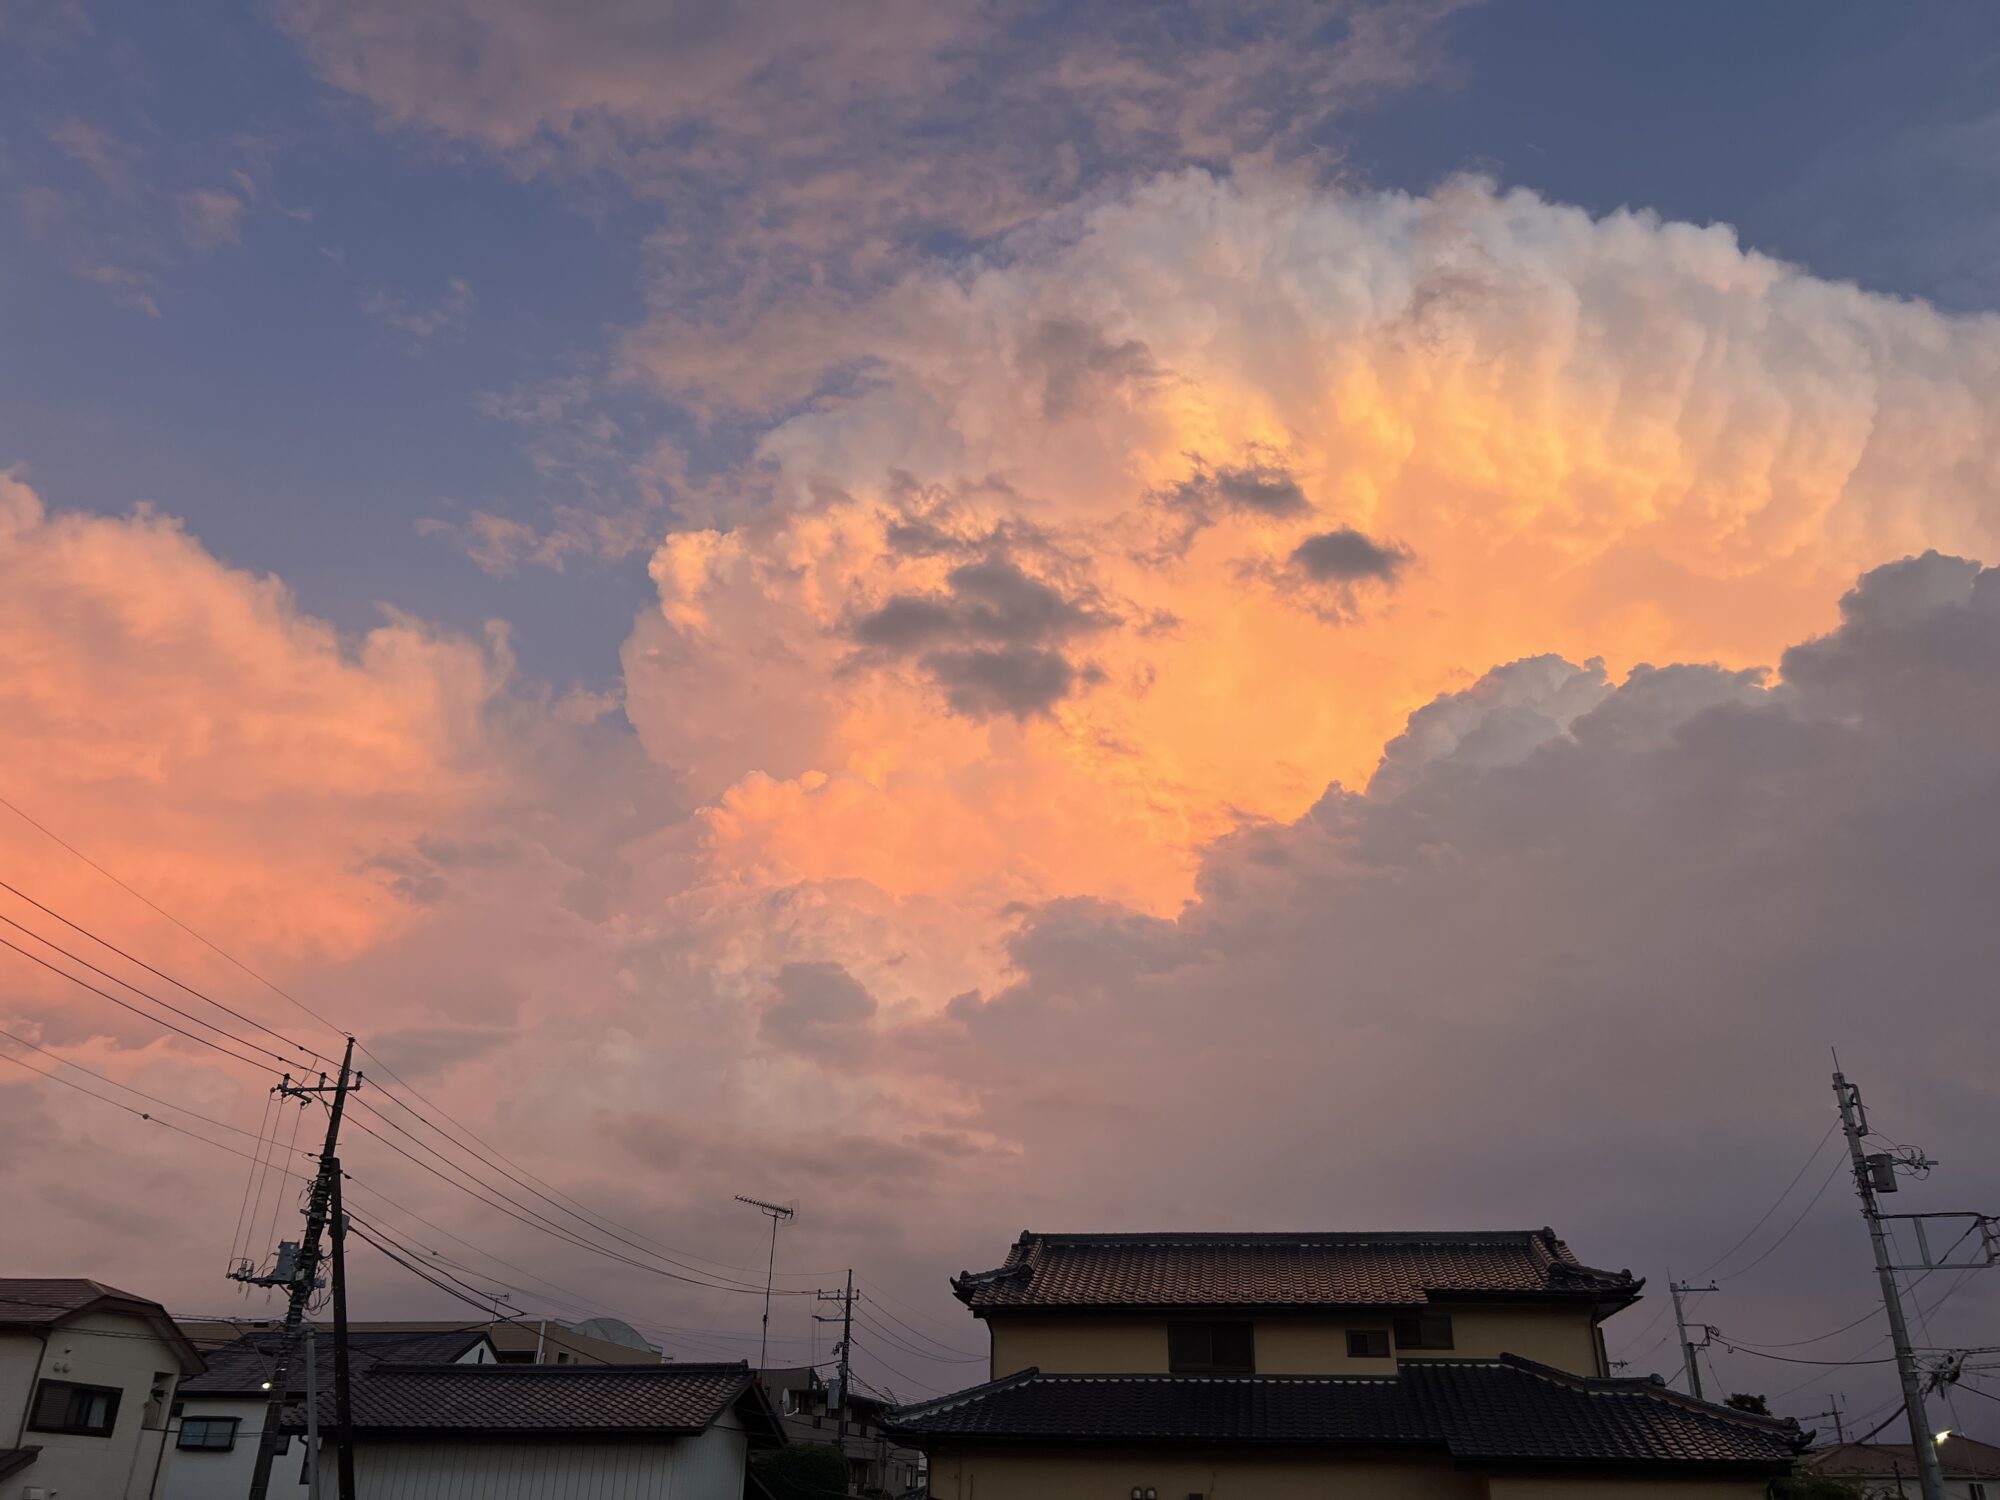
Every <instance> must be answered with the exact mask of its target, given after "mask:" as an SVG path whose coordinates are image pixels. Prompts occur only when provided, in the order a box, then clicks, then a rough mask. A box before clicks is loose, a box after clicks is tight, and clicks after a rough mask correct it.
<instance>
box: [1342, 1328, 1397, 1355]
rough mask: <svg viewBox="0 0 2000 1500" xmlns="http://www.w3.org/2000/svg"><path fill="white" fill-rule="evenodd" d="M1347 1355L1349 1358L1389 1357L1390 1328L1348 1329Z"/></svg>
mask: <svg viewBox="0 0 2000 1500" xmlns="http://www.w3.org/2000/svg"><path fill="white" fill-rule="evenodd" d="M1347 1357H1348V1358H1349V1359H1387V1358H1388V1357H1389V1330H1388V1329H1386V1328H1350V1329H1348V1330H1347Z"/></svg>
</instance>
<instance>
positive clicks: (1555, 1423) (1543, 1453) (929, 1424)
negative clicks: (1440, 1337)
mask: <svg viewBox="0 0 2000 1500" xmlns="http://www.w3.org/2000/svg"><path fill="white" fill-rule="evenodd" d="M889 1430H890V1431H891V1432H892V1433H895V1434H897V1435H900V1436H903V1437H905V1438H909V1439H912V1440H914V1441H918V1442H922V1443H935V1442H938V1441H950V1440H954V1439H956V1440H959V1441H970V1442H1013V1443H1023V1442H1027V1443H1073V1442H1083V1443H1088V1442H1103V1443H1132V1442H1148V1443H1193V1444H1217V1445H1239V1444H1278V1445H1285V1446H1291V1447H1368V1448H1376V1447H1417V1448H1425V1449H1432V1450H1439V1451H1442V1452H1445V1453H1447V1454H1449V1455H1450V1456H1451V1458H1453V1459H1454V1460H1456V1461H1459V1462H1483V1463H1535V1464H1555V1465H1564V1464H1592V1465H1621V1464H1669V1465H1682V1464H1698V1465H1727V1466H1745V1465H1748V1466H1755V1467H1770V1468H1782V1467H1785V1466H1787V1465H1789V1464H1790V1463H1791V1462H1792V1461H1793V1459H1794V1456H1795V1454H1796V1451H1797V1448H1798V1447H1799V1445H1800V1444H1801V1442H1802V1441H1803V1440H1802V1438H1801V1435H1800V1433H1799V1431H1798V1428H1797V1425H1796V1424H1794V1423H1789V1422H1777V1421H1773V1420H1772V1419H1770V1418H1765V1417H1753V1416H1749V1415H1747V1414H1745V1413H1742V1412H1736V1411H1732V1410H1730V1409H1729V1408H1727V1407H1720V1406H1710V1405H1708V1404H1707V1403H1705V1402H1698V1401H1692V1400H1689V1399H1687V1398H1685V1397H1681V1396H1676V1395H1675V1394H1673V1393H1672V1392H1670V1391H1668V1390H1666V1389H1665V1388H1664V1387H1662V1386H1659V1385H1657V1384H1655V1383H1654V1382H1652V1381H1650V1380H1586V1379H1583V1378H1582V1377H1580V1376H1574V1375H1569V1374H1566V1373H1564V1372H1562V1371H1558V1370H1553V1369H1550V1368H1548V1367H1547V1366H1545V1365H1538V1364H1534V1363H1532V1362H1531V1361H1528V1360H1522V1359H1517V1358H1514V1357H1512V1356H1507V1357H1503V1358H1501V1359H1499V1360H1426V1361H1424V1362H1422V1363H1421V1364H1418V1363H1412V1364H1407V1365H1404V1366H1403V1367H1402V1368H1401V1369H1400V1370H1399V1371H1398V1372H1397V1373H1396V1374H1395V1375H1393V1376H1391V1375H1383V1376H1345V1375H1342V1376H1334V1375H1329V1376H1310V1375H1239V1376H1199V1375H1043V1374H1040V1373H1039V1372H1038V1371H1035V1370H1032V1369H1031V1370H1026V1371H1023V1372H1021V1373H1020V1374H1018V1375H1013V1376H1009V1377H1008V1378H1006V1379H1004V1380H998V1381H994V1382H993V1383H991V1384H990V1385H985V1386H978V1387H975V1388H974V1389H972V1390H969V1391H961V1392H960V1393H958V1394H957V1395H955V1396H945V1397H942V1398H940V1399H938V1400H936V1401H929V1402H924V1403H922V1404H920V1405H916V1406H908V1407H904V1408H902V1409H901V1410H899V1411H898V1412H896V1413H895V1414H894V1415H893V1416H892V1417H891V1419H890V1423H889Z"/></svg>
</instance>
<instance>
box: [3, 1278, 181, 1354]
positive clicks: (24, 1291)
mask: <svg viewBox="0 0 2000 1500" xmlns="http://www.w3.org/2000/svg"><path fill="white" fill-rule="evenodd" d="M96 1313H109V1314H114V1315H118V1316H123V1317H128V1318H137V1319H139V1320H140V1321H141V1322H144V1323H146V1324H147V1325H149V1326H150V1327H151V1328H152V1330H153V1332H154V1334H155V1335H156V1336H157V1337H158V1338H159V1340H160V1342H161V1343H163V1344H165V1345H167V1346H168V1347H169V1348H170V1349H172V1350H173V1351H174V1352H175V1353H176V1354H177V1355H179V1357H180V1361H181V1370H182V1372H183V1373H187V1372H190V1371H195V1370H199V1369H201V1367H202V1358H201V1354H200V1352H199V1351H198V1350H197V1349H196V1348H195V1346H194V1345H193V1344H192V1343H190V1342H189V1341H188V1338H187V1335H186V1334H184V1333H182V1332H181V1330H180V1327H179V1325H178V1324H176V1323H175V1322H174V1320H173V1318H172V1317H170V1316H169V1315H168V1313H167V1310H166V1309H165V1308H164V1307H162V1306H160V1304H159V1303H157V1302H154V1301H151V1300H149V1299H147V1298H145V1297H141V1296H137V1295H136V1294H134V1293H132V1292H121V1291H120V1290H119V1289H118V1288H117V1287H115V1286H106V1285H105V1284H104V1283H103V1282H101V1281H91V1280H89V1279H88V1278H87V1277H82V1276H4V1277H0V1328H19V1329H22V1330H24V1331H27V1332H34V1331H36V1330H39V1329H49V1328H61V1327H63V1326H65V1325H66V1324H69V1323H73V1322H75V1321H76V1320H77V1319H78V1318H83V1317H89V1316H91V1315H92V1314H96Z"/></svg>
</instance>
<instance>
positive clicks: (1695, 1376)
mask: <svg viewBox="0 0 2000 1500" xmlns="http://www.w3.org/2000/svg"><path fill="white" fill-rule="evenodd" d="M1667 1290H1668V1291H1669V1292H1671V1293H1672V1294H1673V1298H1674V1329H1675V1331H1676V1332H1677V1333H1678V1335H1679V1336H1680V1341H1681V1360H1682V1362H1683V1363H1684V1364H1685V1365H1686V1367H1687V1377H1688V1394H1689V1395H1690V1396H1692V1397H1694V1398H1695V1400H1697V1401H1699V1400H1701V1399H1703V1398H1702V1394H1701V1371H1700V1370H1699V1369H1697V1368H1696V1366H1695V1360H1694V1351H1695V1348H1696V1345H1695V1344H1694V1343H1693V1342H1692V1341H1690V1340H1689V1338H1688V1330H1687V1318H1686V1317H1685V1315H1683V1313H1682V1311H1681V1296H1682V1294H1683V1293H1686V1292H1713V1291H1719V1290H1721V1289H1720V1288H1719V1287H1717V1286H1716V1284H1715V1283H1714V1282H1712V1281H1711V1282H1710V1283H1709V1284H1708V1285H1707V1286H1689V1285H1688V1284H1687V1283H1686V1282H1685V1281H1675V1280H1674V1279H1673V1273H1672V1272H1671V1271H1669V1272H1668V1273H1667ZM1704 1326H1706V1325H1704ZM1700 1347H1701V1348H1704V1349H1706V1348H1707V1347H1708V1345H1707V1344H1706V1343H1704V1344H1702V1345H1700Z"/></svg>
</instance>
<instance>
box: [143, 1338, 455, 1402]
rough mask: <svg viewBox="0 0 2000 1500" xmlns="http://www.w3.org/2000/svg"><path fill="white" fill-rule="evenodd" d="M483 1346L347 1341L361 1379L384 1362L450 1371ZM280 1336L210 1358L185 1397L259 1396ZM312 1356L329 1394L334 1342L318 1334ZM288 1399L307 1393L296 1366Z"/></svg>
mask: <svg viewBox="0 0 2000 1500" xmlns="http://www.w3.org/2000/svg"><path fill="white" fill-rule="evenodd" d="M486 1342H487V1338H486V1330H485V1329H484V1328H469V1329H468V1328H453V1329H448V1330H445V1331H443V1332H439V1333H429V1332H422V1333H372V1332H371V1333H355V1332H350V1333H349V1334H348V1336H347V1346H348V1368H349V1369H350V1370H352V1371H354V1372H356V1373H359V1372H360V1371H361V1370H362V1369H363V1368H373V1367H374V1366H375V1365H377V1364H379V1363H381V1362H382V1361H384V1360H394V1361H395V1362H396V1363H398V1364H424V1365H448V1364H451V1363H452V1362H453V1361H455V1360H459V1359H463V1358H464V1357H465V1354H466V1351H467V1350H469V1349H471V1348H472V1347H473V1346H474V1345H475V1344H483V1343H486ZM283 1343H284V1334H283V1333H282V1331H280V1330H276V1329H264V1330H259V1331H257V1332H255V1333H246V1334H244V1335H243V1336H242V1337H241V1338H239V1339H236V1340H234V1341H233V1342H231V1343H227V1344H224V1345H223V1346H222V1347H221V1348H219V1349H211V1350H210V1351H209V1353H208V1369H207V1371H206V1372H205V1373H203V1374H200V1375H196V1376H194V1377H193V1378H192V1379H189V1380H183V1381H182V1382H181V1383H180V1394H182V1395H184V1396H263V1395H266V1394H268V1393H267V1392H266V1390H265V1389H264V1382H265V1381H267V1380H269V1379H270V1378H271V1374H272V1371H273V1370H274V1369H275V1367H276V1363H277V1356H278V1351H279V1348H280V1346H281V1345H282V1344H283ZM313 1354H314V1356H315V1358H317V1360H318V1361H319V1378H320V1384H321V1386H322V1387H324V1388H326V1389H331V1388H332V1387H331V1381H332V1379H333V1339H332V1337H331V1336H329V1335H327V1334H324V1333H322V1334H320V1335H319V1336H318V1337H316V1338H315V1339H314V1340H313ZM285 1383H286V1385H287V1386H288V1387H289V1388H290V1389H289V1390H287V1392H286V1394H287V1395H288V1396H293V1397H296V1396H303V1395H304V1394H305V1389H306V1375H305V1365H304V1363H303V1362H302V1361H299V1360H294V1361H293V1364H292V1370H291V1374H290V1377H289V1378H288V1379H287V1380H286V1382H285Z"/></svg>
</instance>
